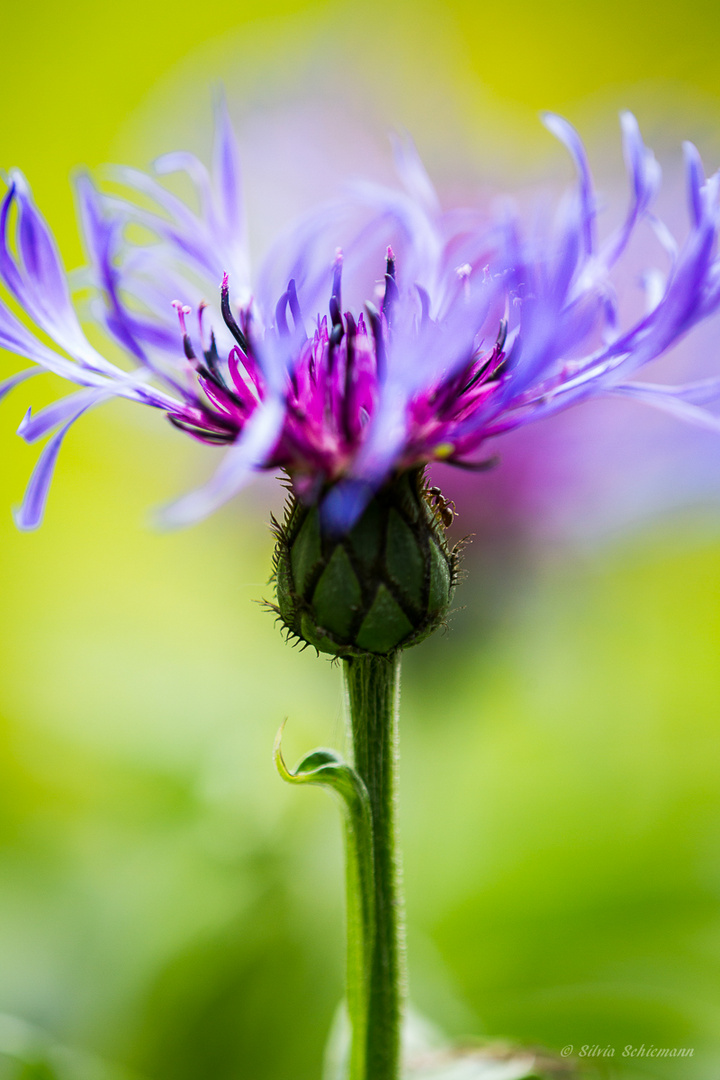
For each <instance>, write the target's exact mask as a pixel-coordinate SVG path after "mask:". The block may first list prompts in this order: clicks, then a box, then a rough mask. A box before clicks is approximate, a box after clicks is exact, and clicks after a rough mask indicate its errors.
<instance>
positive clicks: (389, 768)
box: [344, 653, 405, 1080]
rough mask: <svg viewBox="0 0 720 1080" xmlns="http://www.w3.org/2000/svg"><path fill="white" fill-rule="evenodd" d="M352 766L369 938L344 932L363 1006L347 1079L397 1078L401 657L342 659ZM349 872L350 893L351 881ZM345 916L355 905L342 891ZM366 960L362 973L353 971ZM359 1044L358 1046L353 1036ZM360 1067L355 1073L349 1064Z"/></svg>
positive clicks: (354, 983) (401, 986)
mask: <svg viewBox="0 0 720 1080" xmlns="http://www.w3.org/2000/svg"><path fill="white" fill-rule="evenodd" d="M344 669H345V684H346V688H347V695H348V704H349V714H350V725H351V733H352V741H353V754H354V765H355V771H356V773H357V774H358V776H359V777H360V779H361V780H362V781H363V783H364V785H365V787H366V789H367V793H368V797H369V805H370V815H371V819H372V864H373V874H372V880H371V886H372V890H373V893H372V896H371V897H370V902H371V904H372V907H373V909H374V917H373V918H372V920H371V925H372V928H373V934H372V939H371V940H370V941H368V942H366V948H364V949H363V950H361V951H360V952H358V948H357V940H356V939H355V941H354V942H353V938H355V935H353V934H349V937H348V940H349V950H348V977H349V989H350V988H351V987H353V986H355V987H357V986H363V987H364V988H365V991H366V994H367V997H366V1008H365V1009H360V1010H359V1014H358V1013H357V1012H356V1015H355V1016H353V1002H352V998H351V995H349V999H348V1005H349V1009H350V1018H351V1022H352V1024H353V1044H354V1045H353V1053H352V1057H351V1078H352V1080H398V1078H399V1076H400V1029H401V1021H402V1007H403V996H404V989H405V974H404V952H403V920H402V915H403V912H402V898H401V892H400V881H399V857H398V852H397V826H396V801H397V794H396V787H397V763H398V747H397V713H398V700H399V690H400V656H399V653H398V654H395V655H394V656H390V657H384V656H371V655H366V656H361V657H354V658H352V659H350V660H345V661H344ZM353 876H354V875H352V874H349V875H348V886H349V893H350V890H352V889H353V887H355V888H357V884H358V883H357V882H353V881H352V880H351V879H352V877H353ZM348 901H349V914H350V913H351V912H352V911H353V910H354V909H356V905H357V894H356V896H355V898H353V897H352V896H351V895H349V896H348ZM360 962H362V963H363V964H364V965H365V971H364V973H362V974H360V973H359V972H358V970H357V967H358V964H359V963H360ZM360 1041H362V1042H364V1047H361V1046H359V1045H357V1044H358V1042H360ZM358 1067H359V1068H360V1069H362V1071H361V1072H355V1071H353V1070H354V1069H355V1068H358Z"/></svg>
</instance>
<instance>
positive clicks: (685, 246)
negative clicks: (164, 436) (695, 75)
mask: <svg viewBox="0 0 720 1080" xmlns="http://www.w3.org/2000/svg"><path fill="white" fill-rule="evenodd" d="M545 123H546V126H547V127H548V128H549V129H550V131H551V132H552V133H553V134H555V135H556V136H557V137H558V138H559V139H560V140H561V141H562V142H563V143H564V144H565V146H566V147H567V149H568V150H569V151H570V153H571V155H572V157H573V159H574V162H575V165H576V168H577V171H578V178H579V179H578V184H577V188H576V190H575V191H573V192H572V194H571V195H570V196H569V197H567V198H566V199H565V200H564V201H563V202H562V203H561V204H560V206H559V207H558V209H557V211H556V212H555V214H554V215H550V216H548V215H545V216H544V217H543V220H542V221H541V223H540V224H538V225H537V226H535V227H534V228H527V227H524V226H523V225H522V224H521V222H520V220H519V219H518V215H517V213H516V211H514V210H513V209H512V208H511V207H510V206H508V207H507V208H506V209H505V210H504V211H503V213H502V214H501V215H500V216H499V217H497V218H496V219H495V220H489V221H488V220H485V219H484V218H483V217H482V215H481V213H480V212H479V211H463V212H460V211H454V212H451V213H447V212H443V211H441V209H440V206H439V203H438V200H437V196H436V195H435V192H434V190H433V188H432V186H431V184H430V181H429V180H428V178H427V175H426V173H425V172H424V170H423V168H422V165H421V164H420V162H419V160H418V159H417V157H416V155H415V152H414V149H413V148H412V146H411V145H409V144H408V143H398V146H397V147H396V150H397V154H396V157H397V164H398V170H399V174H400V178H401V181H402V187H401V188H399V189H398V190H394V189H386V188H383V187H380V186H377V185H372V184H364V185H357V186H356V187H355V189H354V191H353V193H352V195H351V196H349V197H348V198H347V199H345V200H343V201H338V202H336V203H333V204H329V205H327V206H325V207H323V208H321V209H320V210H318V212H317V213H315V214H313V215H311V216H309V217H308V218H306V219H305V220H304V221H302V222H301V223H300V224H299V225H298V226H297V228H296V229H295V230H294V232H293V233H291V234H290V235H289V236H286V237H283V238H282V241H281V242H280V243H279V244H278V245H277V247H276V250H275V252H274V253H271V255H270V256H269V257H268V258H267V259H266V261H265V263H264V265H263V266H262V267H261V270H260V273H259V275H258V278H257V280H256V283H255V286H254V289H253V287H252V285H251V280H250V274H249V261H248V256H247V243H246V238H245V227H244V221H243V214H242V210H241V195H240V179H239V168H238V163H237V150H236V146H235V141H234V138H233V135H232V131H231V129H230V125H229V122H228V119H227V116H226V115H225V112H224V110H223V109H221V110H220V111H219V115H218V122H217V132H216V150H215V161H214V165H213V169H212V172H211V173H209V172H208V171H207V170H206V169H205V167H204V166H203V165H202V164H201V163H200V162H199V161H198V160H197V159H196V158H195V157H193V156H192V155H189V154H173V155H169V156H167V157H165V158H163V159H161V160H160V161H159V162H157V163H156V172H158V173H160V174H162V173H166V172H169V171H173V170H182V171H184V172H185V173H186V174H187V175H188V176H189V177H190V179H191V180H192V182H193V183H194V185H195V188H196V192H197V197H198V203H199V210H198V211H197V212H195V211H193V210H191V209H189V207H188V206H187V205H186V204H185V203H183V202H182V201H181V200H180V199H178V198H177V197H176V196H174V195H172V194H170V193H169V192H168V191H167V190H166V189H165V188H164V187H163V186H162V185H161V184H160V183H159V182H158V181H157V180H156V179H154V178H152V177H150V176H147V175H145V174H143V173H139V172H136V171H133V170H122V171H121V172H120V174H119V176H118V178H119V179H120V180H121V182H122V183H124V184H125V186H126V187H129V188H130V189H132V192H133V195H132V197H129V198H126V199H121V198H119V197H117V196H110V195H107V194H103V193H101V192H99V191H98V190H96V189H95V187H94V186H93V185H92V183H91V182H90V180H89V179H87V178H81V180H80V182H79V186H78V194H79V202H80V209H81V217H82V221H83V226H84V233H85V238H86V245H87V250H88V255H89V262H90V273H91V284H92V285H93V286H94V289H95V297H96V299H95V304H94V315H95V317H96V319H98V320H99V321H100V322H101V323H102V324H103V326H104V328H105V330H106V332H107V334H108V335H109V336H110V337H111V338H112V339H114V341H115V342H116V343H119V344H120V345H121V346H122V347H123V349H124V350H125V352H126V354H127V356H128V360H129V361H130V364H129V365H128V369H127V370H126V369H125V368H121V367H119V366H117V365H115V364H113V363H111V362H110V361H108V360H107V359H106V358H104V357H103V356H102V355H101V354H100V353H99V352H98V351H97V350H96V349H95V348H94V347H93V346H92V345H91V344H90V343H89V341H88V340H87V338H86V337H85V335H84V333H83V331H82V328H81V325H80V322H79V319H78V316H77V314H76V312H75V310H74V308H73V305H72V303H71V299H70V292H69V289H68V285H67V280H66V276H65V272H64V270H63V267H62V264H61V261H60V258H59V256H58V253H57V250H56V247H55V244H54V242H53V239H52V236H51V234H50V232H49V230H48V228H47V226H46V224H45V222H44V221H43V219H42V217H41V216H40V214H39V212H38V210H37V209H36V207H35V205H34V203H33V201H32V197H31V194H30V191H29V188H28V186H27V184H26V182H25V180H24V178H23V177H22V176H21V175H20V174H18V173H12V174H11V176H10V184H9V189H8V192H7V194H6V196H5V199H4V202H3V204H2V210H1V211H0V277H1V278H2V281H3V283H4V285H5V286H6V288H7V290H8V292H9V293H10V294H12V296H13V297H14V299H15V300H16V301H17V303H18V304H19V305H20V306H21V307H22V308H23V309H24V310H25V312H26V313H27V314H28V315H29V317H30V318H31V319H32V320H33V322H34V323H35V324H36V326H37V327H38V329H39V330H40V331H42V332H43V333H44V335H46V336H47V337H49V338H50V339H51V340H52V341H53V342H54V343H55V345H56V346H57V348H51V347H49V346H47V345H45V344H44V343H43V341H41V339H40V338H38V337H37V336H35V335H34V334H33V333H31V332H30V331H29V330H28V329H27V328H26V327H25V326H24V325H23V324H22V323H21V322H20V321H19V320H18V319H17V318H16V317H15V316H14V315H13V314H12V313H11V311H10V310H9V308H7V307H6V306H2V305H0V345H1V346H3V347H5V348H6V349H9V350H10V351H12V352H15V353H18V354H19V355H21V356H24V357H26V358H27V359H28V360H30V361H32V362H33V363H34V364H35V365H37V366H36V367H33V368H31V369H29V370H27V371H22V372H20V373H19V374H16V375H14V376H12V377H11V378H10V379H8V380H6V382H5V383H2V384H0V397H2V396H4V394H6V393H7V392H8V391H10V390H11V389H13V387H14V386H16V385H17V384H18V383H19V382H20V381H22V380H23V379H25V378H28V377H30V376H31V375H33V374H35V373H36V372H38V371H40V370H47V371H51V372H54V373H55V374H58V375H60V376H62V377H63V378H66V379H67V380H68V381H70V382H73V383H75V384H76V385H78V386H79V387H81V389H79V390H78V391H76V392H75V393H73V394H70V395H69V396H67V397H64V398H62V399H60V400H59V401H56V402H54V403H53V404H52V405H50V406H48V407H47V408H45V409H43V410H42V411H40V412H39V413H37V414H36V415H31V414H28V416H27V417H26V418H25V419H24V420H23V422H22V424H21V425H20V429H19V430H20V434H21V435H22V436H23V438H25V439H26V440H27V441H28V442H34V441H35V440H38V439H41V438H43V437H44V436H47V435H50V438H49V440H48V442H47V444H46V446H45V448H44V449H43V452H42V454H41V456H40V460H39V462H38V465H37V467H36V469H35V471H34V473H33V476H32V478H31V480H30V484H29V487H28V491H27V494H26V497H25V501H24V503H23V505H22V507H21V509H20V510H19V512H18V514H17V521H18V524H19V526H20V527H21V528H34V527H36V526H37V525H39V523H40V521H41V519H42V515H43V509H44V505H45V501H46V497H47V491H48V487H49V484H50V481H51V477H52V472H53V469H54V465H55V461H56V459H57V455H58V452H59V449H60V446H61V443H62V440H63V438H64V437H65V435H66V433H67V431H68V429H69V428H70V427H71V425H72V424H73V423H74V422H75V420H77V419H78V418H79V417H80V416H81V415H82V414H83V413H85V412H86V411H87V410H88V409H90V408H92V407H94V406H95V405H97V404H100V403H101V402H103V401H106V400H108V399H109V398H111V397H113V396H120V397H125V398H129V399H131V400H133V401H137V402H140V403H142V404H145V405H149V406H151V407H153V408H156V409H160V410H162V411H163V412H164V413H165V414H166V415H167V417H168V419H169V420H170V422H171V423H172V424H173V425H174V426H175V427H176V428H179V429H181V430H182V431H184V432H186V433H188V434H190V435H191V436H193V437H194V438H196V439H198V440H200V441H202V442H206V443H211V444H227V450H226V453H225V456H224V458H223V460H222V462H221V464H220V466H219V468H218V469H217V471H216V472H215V474H214V476H213V477H212V479H211V480H210V482H209V483H208V484H207V485H206V486H205V487H204V488H203V489H201V490H200V491H196V492H193V493H191V494H189V495H186V496H184V497H183V498H181V499H180V500H178V501H177V502H176V503H174V504H173V505H172V506H171V507H169V508H167V510H166V512H165V517H166V520H168V521H169V522H171V523H175V524H182V523H186V522H188V521H192V520H195V519H197V518H199V517H202V516H203V515H205V514H207V513H210V512H211V511H213V510H214V509H216V508H217V507H218V506H220V505H221V504H222V503H224V502H225V501H227V500H228V499H230V498H231V497H232V496H233V495H234V494H235V493H236V492H237V491H238V490H239V489H240V488H241V487H242V486H243V485H244V484H245V483H246V482H247V480H248V478H249V477H250V476H251V475H252V473H253V472H254V471H256V470H262V469H284V470H285V471H286V472H287V473H288V474H289V476H290V478H291V480H292V484H293V487H294V489H295V491H296V492H297V494H298V495H299V496H300V498H301V499H302V500H303V501H305V502H318V501H319V502H321V505H322V511H323V514H324V518H325V520H326V522H327V523H328V526H329V527H331V528H335V529H344V528H347V527H349V526H350V525H351V524H352V523H353V521H354V520H355V519H356V518H357V516H358V514H359V513H360V512H361V511H362V509H363V507H364V505H365V504H366V502H367V499H368V498H369V495H370V494H371V492H372V491H373V490H375V489H376V488H378V487H379V486H381V485H382V484H384V483H385V482H386V481H387V480H388V479H389V478H390V477H391V476H393V475H395V474H397V473H398V472H402V471H404V470H407V469H410V468H413V467H415V466H420V465H423V464H426V463H429V462H433V461H443V462H447V463H449V464H452V465H457V466H460V467H464V468H475V467H482V466H483V465H484V464H485V463H486V455H487V444H490V446H492V444H493V441H494V439H495V437H496V436H498V435H501V434H502V433H504V432H507V431H509V430H511V429H514V428H518V427H521V426H523V425H525V424H527V423H529V422H530V421H533V420H536V419H540V418H542V417H546V416H548V415H551V414H553V413H555V412H557V411H559V410H562V409H565V408H567V407H568V406H569V405H572V404H576V403H579V402H582V401H584V400H586V399H588V398H591V397H597V396H599V395H607V394H611V395H621V396H625V397H631V398H635V399H637V400H638V401H641V402H645V403H647V404H651V405H654V406H656V407H658V408H660V409H663V410H666V411H667V412H670V413H672V414H673V415H675V416H677V417H679V418H681V419H684V420H688V421H691V422H694V423H696V424H700V425H703V426H705V427H707V428H711V429H713V430H715V431H720V419H718V418H717V417H716V416H715V415H713V413H712V412H710V411H709V410H708V409H706V408H705V407H704V406H705V405H706V404H708V403H709V402H711V401H712V400H713V399H715V398H717V397H718V396H720V377H710V378H705V379H702V380H699V381H695V382H691V383H686V384H684V385H680V386H666V385H661V384H657V383H647V382H637V381H635V380H634V378H633V376H635V374H636V372H637V370H638V369H639V368H640V367H643V366H644V365H645V364H647V363H649V362H650V361H651V360H654V359H655V358H657V357H658V356H660V355H661V354H662V353H664V352H665V351H666V350H667V349H668V348H669V347H670V346H672V345H673V344H674V343H675V342H676V341H678V340H679V339H680V338H682V337H683V336H684V335H685V334H686V333H687V332H688V331H689V330H690V329H691V328H692V327H693V326H694V325H695V324H696V323H698V322H700V321H701V320H703V319H705V318H706V317H708V316H709V315H711V314H713V313H714V312H715V310H716V309H717V307H718V305H719V304H720V262H719V261H718V258H717V252H716V245H717V233H718V226H719V224H720V177H719V176H718V175H715V176H713V177H712V178H711V179H709V180H706V179H705V176H704V174H703V170H702V165H701V163H700V159H699V156H698V154H697V151H696V150H695V148H694V147H692V146H691V145H689V144H688V145H686V147H685V156H686V171H687V185H688V194H689V209H690V222H689V230H688V233H687V236H686V237H685V239H684V241H683V242H682V243H681V244H678V243H676V241H675V240H674V239H673V237H672V235H671V233H670V231H669V230H668V229H667V228H666V227H665V226H664V225H663V224H662V223H661V222H660V221H659V220H658V219H657V218H656V216H655V215H654V212H653V203H654V200H655V197H656V195H657V191H658V188H659V184H660V170H659V167H658V165H657V163H656V161H655V158H654V157H653V155H652V153H651V152H650V151H649V150H647V149H646V147H645V146H644V144H643V142H642V139H641V136H640V133H639V131H638V128H637V124H636V122H635V120H634V118H633V117H632V116H630V115H629V114H624V115H623V117H622V129H623V139H624V148H625V157H626V162H627V168H628V174H629V178H630V185H631V192H630V204H629V208H628V211H627V215H626V217H625V220H624V221H623V222H622V223H621V224H620V226H619V227H618V228H616V229H615V230H614V231H612V232H611V233H610V234H609V235H608V236H607V237H606V238H605V239H603V240H602V241H601V240H599V239H598V222H597V202H596V196H595V193H594V190H593V183H592V177H591V175H590V171H589V167H588V163H587V159H586V156H585V152H584V149H583V146H582V144H581V142H580V140H579V138H578V136H577V134H576V132H575V131H574V130H573V128H572V127H571V126H570V125H569V124H568V123H567V122H566V121H564V120H562V119H561V118H559V117H557V116H553V115H548V116H546V117H545ZM138 196H140V197H141V198H140V200H138ZM148 200H149V201H151V202H154V204H155V205H156V207H157V209H156V210H149V209H146V207H147V205H148ZM13 217H14V231H15V242H14V250H13V245H12V244H11V239H10V236H11V231H12V222H13ZM129 226H141V227H142V228H143V230H144V232H145V235H147V234H148V233H150V234H152V239H151V240H147V241H146V242H143V243H132V242H131V241H130V240H129V239H128V227H129ZM643 234H644V236H643ZM636 235H640V236H641V237H642V238H643V239H644V241H645V243H646V245H651V246H649V247H648V251H649V252H651V254H650V255H649V257H648V258H652V259H653V264H648V265H647V266H646V271H645V273H644V275H643V281H642V287H643V290H644V295H645V305H644V311H643V312H642V314H640V315H635V316H634V317H633V318H631V319H630V320H627V319H623V318H622V317H621V303H620V299H619V298H618V295H617V293H616V284H617V268H618V266H619V265H620V264H621V261H622V257H623V255H624V254H625V253H626V250H627V248H628V245H629V244H630V242H631V239H633V238H634V237H635V236H636ZM339 242H341V243H342V254H341V253H340V252H339V251H338V253H337V254H336V255H335V256H334V258H333V256H332V254H331V252H332V250H333V249H334V247H335V245H336V244H338V243H339ZM388 242H390V243H391V244H392V246H388V247H387V248H386V245H387V244H388ZM385 248H386V253H385V254H383V252H384V251H385ZM655 261H659V263H660V265H659V266H656V265H654V263H655ZM369 268H371V269H369ZM383 271H384V273H383ZM376 274H377V278H378V279H379V280H375V275H376ZM348 281H349V283H350V289H351V291H352V293H353V300H355V299H356V297H355V295H354V294H357V300H358V301H359V303H353V302H351V303H349V304H345V303H344V302H343V287H344V283H345V282H348ZM219 282H222V283H221V284H220V286H219V297H217V293H218V283H219ZM278 283H279V284H278ZM213 296H216V302H215V303H214V304H211V305H209V304H208V303H207V302H206V301H207V299H208V298H210V300H212V298H213ZM218 300H219V302H217V301H218Z"/></svg>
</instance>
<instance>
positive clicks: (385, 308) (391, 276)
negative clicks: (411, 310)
mask: <svg viewBox="0 0 720 1080" xmlns="http://www.w3.org/2000/svg"><path fill="white" fill-rule="evenodd" d="M398 295H399V294H398V287H397V284H396V282H395V254H394V252H393V249H392V248H391V247H389V248H388V249H387V261H386V263H385V295H384V297H383V302H382V313H383V315H384V316H385V321H386V323H387V324H388V326H390V320H391V315H392V309H393V306H394V304H395V301H396V300H397V298H398Z"/></svg>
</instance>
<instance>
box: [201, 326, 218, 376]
mask: <svg viewBox="0 0 720 1080" xmlns="http://www.w3.org/2000/svg"><path fill="white" fill-rule="evenodd" d="M203 356H204V357H205V363H206V364H207V366H208V368H209V369H210V371H212V372H213V374H214V375H219V367H218V365H219V363H220V354H219V352H218V349H217V342H216V341H215V331H214V330H211V331H210V348H209V349H206V350H205V352H204V353H203Z"/></svg>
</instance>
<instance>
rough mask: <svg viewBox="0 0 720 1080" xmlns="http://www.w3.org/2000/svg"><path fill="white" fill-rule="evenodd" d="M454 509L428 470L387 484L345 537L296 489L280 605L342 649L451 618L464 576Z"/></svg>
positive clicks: (297, 628)
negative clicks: (450, 530) (453, 533)
mask: <svg viewBox="0 0 720 1080" xmlns="http://www.w3.org/2000/svg"><path fill="white" fill-rule="evenodd" d="M449 520H452V513H451V512H450V511H449V508H448V506H447V504H446V503H445V502H444V501H443V500H442V497H441V496H440V494H439V491H438V489H437V488H432V489H429V488H426V487H425V484H424V479H423V474H422V470H413V471H412V472H406V473H403V474H402V476H400V477H399V478H397V479H396V480H393V481H392V482H391V483H389V484H387V485H386V486H385V487H384V488H381V490H380V491H378V492H377V493H376V494H375V495H374V496H373V498H372V499H371V500H370V502H369V503H368V505H367V507H366V509H365V512H364V513H363V515H362V517H361V518H360V519H359V520H358V521H357V523H356V524H355V525H354V526H353V528H352V529H351V530H350V531H349V532H348V533H346V534H344V535H342V536H328V535H326V534H324V533H323V530H322V528H321V522H320V512H319V510H318V508H317V507H316V506H310V507H307V506H303V504H302V503H301V502H299V500H297V499H296V498H295V497H294V496H292V495H291V496H290V500H289V503H288V506H287V509H286V513H285V520H284V522H283V523H282V525H279V524H278V523H277V522H276V523H275V532H276V536H277V546H276V548H275V556H274V577H275V583H276V589H277V605H272V607H273V610H275V611H276V612H277V614H278V615H279V617H280V619H281V620H282V622H283V623H284V625H285V627H286V628H287V630H288V632H289V635H290V636H293V637H295V638H298V639H300V640H302V641H305V642H307V644H308V645H312V646H314V648H316V649H317V650H318V652H326V653H332V654H333V655H335V656H357V655H360V654H363V653H375V654H377V655H387V654H388V653H391V652H394V651H395V649H399V648H407V647H408V646H409V645H416V644H417V643H418V642H419V641H422V640H423V638H426V637H427V636H428V635H429V634H431V633H432V631H433V630H435V629H437V627H438V626H439V625H440V624H441V623H442V622H443V621H444V619H445V616H446V614H447V611H448V607H449V605H450V600H451V597H452V593H453V589H454V587H455V581H456V578H457V561H458V556H457V550H456V549H452V550H451V549H450V548H449V547H448V544H447V540H446V538H445V527H446V525H447V524H448V523H449Z"/></svg>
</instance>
